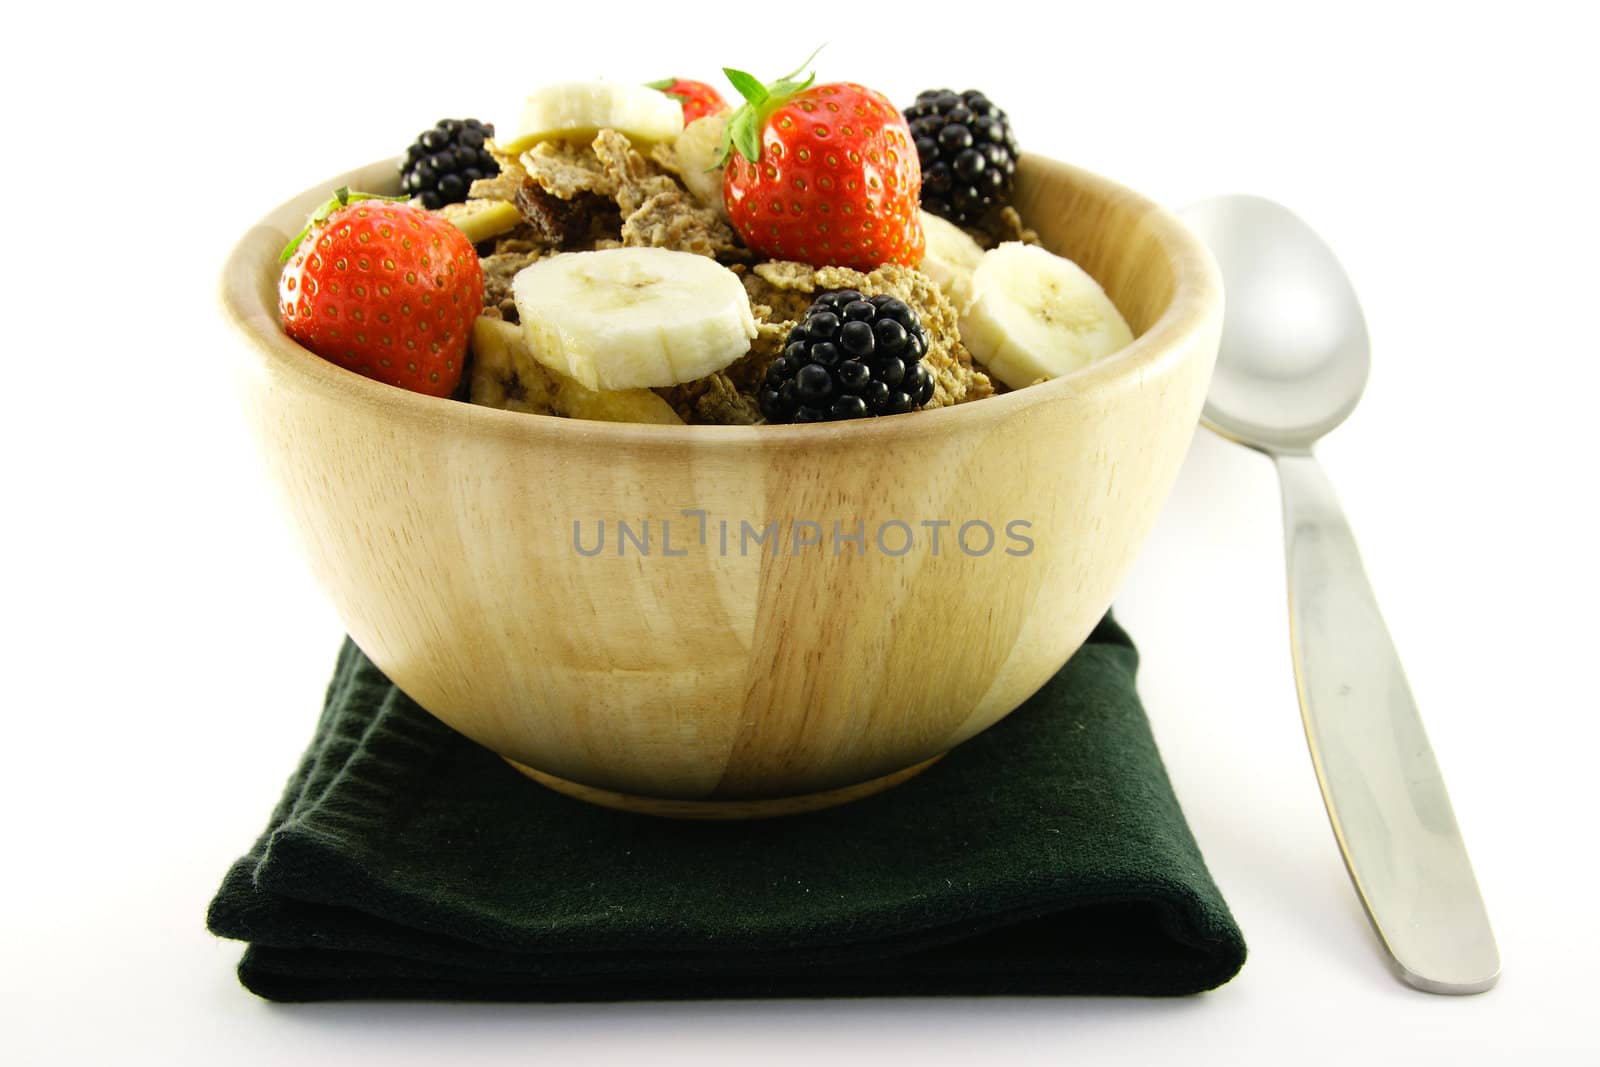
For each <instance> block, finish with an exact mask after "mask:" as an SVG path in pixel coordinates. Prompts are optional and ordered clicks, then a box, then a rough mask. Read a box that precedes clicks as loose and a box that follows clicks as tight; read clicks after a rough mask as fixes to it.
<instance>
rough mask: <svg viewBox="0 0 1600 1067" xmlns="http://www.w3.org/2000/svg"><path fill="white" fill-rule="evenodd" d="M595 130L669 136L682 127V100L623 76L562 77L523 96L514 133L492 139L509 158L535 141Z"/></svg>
mask: <svg viewBox="0 0 1600 1067" xmlns="http://www.w3.org/2000/svg"><path fill="white" fill-rule="evenodd" d="M601 130H616V131H617V132H618V133H622V134H625V135H627V137H628V139H629V140H630V141H635V142H652V141H670V140H672V139H673V138H674V137H676V136H678V134H680V133H682V132H683V105H682V104H680V103H678V101H677V100H674V99H673V98H672V97H670V96H668V95H667V94H666V93H662V92H657V91H656V90H654V89H651V88H647V87H646V86H643V85H629V84H628V83H626V82H562V83H560V84H558V85H546V86H545V87H544V88H542V89H538V90H536V91H535V92H534V94H533V95H532V96H530V97H528V102H527V103H526V104H524V105H523V108H522V119H521V121H520V122H518V123H517V126H516V133H514V134H512V135H511V136H510V137H508V138H505V139H504V140H498V141H497V146H498V148H499V150H500V151H501V152H503V153H504V154H506V155H507V156H510V157H512V158H515V157H516V156H519V155H521V154H522V153H523V152H525V151H527V150H528V149H529V148H532V147H533V146H534V145H535V144H537V143H538V142H539V141H553V140H577V141H584V142H588V141H591V140H593V139H594V135H595V134H597V133H599V132H600V131H601Z"/></svg>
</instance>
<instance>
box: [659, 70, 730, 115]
mask: <svg viewBox="0 0 1600 1067" xmlns="http://www.w3.org/2000/svg"><path fill="white" fill-rule="evenodd" d="M645 84H646V85H648V86H649V87H650V88H652V89H659V90H661V91H662V92H664V93H666V94H667V95H668V96H672V97H676V98H677V100H678V103H680V104H682V105H683V124H684V125H685V126H687V125H689V123H691V122H693V121H694V120H695V119H703V118H705V117H706V116H707V115H715V114H716V113H717V112H719V111H726V110H728V102H727V101H726V100H724V99H722V94H721V93H719V92H717V91H716V90H715V89H713V88H712V87H711V86H709V85H707V84H706V83H705V82H697V81H693V80H691V79H689V78H662V79H661V80H660V81H656V82H645Z"/></svg>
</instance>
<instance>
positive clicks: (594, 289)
mask: <svg viewBox="0 0 1600 1067" xmlns="http://www.w3.org/2000/svg"><path fill="white" fill-rule="evenodd" d="M511 295H512V299H513V300H515V301H516V304H517V314H518V315H519V316H520V317H521V319H522V328H523V332H524V333H525V334H526V335H527V338H528V344H529V346H530V347H531V348H532V350H533V354H534V356H535V358H537V359H538V360H539V362H541V363H543V364H544V365H545V366H547V367H552V368H554V369H555V370H558V371H560V372H561V373H562V374H565V375H567V376H568V377H571V378H576V379H577V380H578V381H580V382H582V383H583V384H584V385H587V386H588V387H589V388H591V389H638V388H654V387H658V386H666V385H677V384H678V383H680V382H689V381H693V380H694V379H696V378H704V377H705V376H706V375H708V374H711V373H713V372H715V371H719V370H721V369H722V368H723V367H726V366H727V365H728V364H730V363H732V362H733V361H734V360H736V359H738V358H739V357H740V356H742V355H744V354H745V353H746V352H748V351H749V350H750V342H751V341H752V340H753V339H754V338H755V336H756V321H755V317H754V316H753V315H751V313H750V298H749V297H748V296H746V295H745V289H744V285H743V284H742V283H741V282H740V281H739V276H738V275H737V274H734V273H733V271H731V270H729V269H728V268H726V267H724V266H722V265H721V264H719V263H717V262H716V261H715V260H713V259H710V258H708V257H706V256H701V255H696V254H694V253H693V252H673V251H669V250H668V249H665V248H611V249H606V250H604V251H600V252H565V253H563V254H561V255H559V256H551V257H550V258H549V259H542V260H540V261H538V262H537V263H534V264H532V265H531V266H528V267H524V268H523V269H522V270H520V271H518V272H517V276H516V277H515V278H513V279H512V281H511Z"/></svg>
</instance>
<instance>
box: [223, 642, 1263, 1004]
mask: <svg viewBox="0 0 1600 1067" xmlns="http://www.w3.org/2000/svg"><path fill="white" fill-rule="evenodd" d="M1137 663H1138V656H1137V653H1136V652H1135V650H1134V647H1133V645H1132V643H1131V642H1130V641H1129V640H1128V637H1127V635H1126V634H1125V633H1124V632H1123V631H1122V630H1121V628H1120V627H1118V626H1117V625H1116V623H1115V622H1113V621H1111V620H1110V619H1109V618H1107V619H1106V620H1105V621H1103V622H1102V623H1101V624H1100V626H1099V627H1098V628H1097V629H1096V631H1095V632H1094V634H1093V635H1092V636H1091V638H1090V640H1089V642H1088V643H1087V644H1086V645H1085V646H1084V647H1083V649H1082V650H1080V651H1079V652H1078V653H1077V654H1076V655H1075V656H1074V657H1073V658H1072V660H1071V661H1070V662H1068V663H1067V665H1066V666H1065V667H1063V668H1062V670H1061V671H1060V673H1058V674H1057V675H1056V676H1055V677H1054V678H1053V679H1051V681H1050V682H1049V683H1047V684H1046V685H1045V686H1044V688H1042V689H1041V690H1040V691H1039V692H1038V693H1037V694H1035V695H1034V696H1033V697H1032V698H1031V699H1030V700H1029V701H1028V702H1027V703H1026V704H1024V705H1023V706H1022V707H1021V708H1019V709H1017V710H1016V711H1015V712H1013V713H1012V714H1011V715H1010V716H1008V717H1007V718H1006V719H1004V720H1003V721H1001V722H1000V723H998V724H997V725H995V726H994V727H992V728H990V729H989V730H987V731H985V732H984V733H982V734H979V735H978V736H977V737H975V738H973V739H971V740H970V741H967V742H966V743H965V744H962V745H961V746H959V747H958V748H956V749H955V750H954V751H952V752H951V753H950V754H949V755H948V756H946V757H945V758H944V759H943V760H941V761H939V762H938V763H936V764H934V765H933V766H932V767H931V768H929V769H928V770H927V771H924V772H923V773H922V774H920V775H918V776H917V777H915V778H912V779H911V780H909V781H907V782H905V783H904V784H902V785H899V786H896V787H894V788H892V789H890V790H888V791H886V792H884V793H881V794H878V795H877V796H873V797H869V798H866V799H863V800H859V801H856V802H854V803H851V804H846V805H843V806H841V807H837V808H833V809H829V810H827V811H821V812H815V813H811V814H807V815H797V816H789V817H784V818H777V819H768V820H759V821H754V822H742V823H741V822H732V823H714V822H711V823H708V822H689V821H676V820H670V819H661V818H655V817H651V816H644V815H632V814H627V813H622V812H616V811H611V810H609V809H605V808H599V807H594V806H591V805H588V804H585V803H583V802H580V801H577V800H573V799H570V798H568V797H565V796H562V795H559V794H557V793H554V792H551V791H549V790H546V789H544V788H543V787H541V786H539V785H537V784H535V783H534V782H532V781H530V780H528V779H527V778H525V777H523V776H522V775H520V774H518V773H517V772H516V771H515V770H513V769H512V768H511V767H509V766H507V765H506V764H505V763H504V762H502V761H501V760H500V759H499V758H498V757H497V756H495V755H494V754H493V753H491V752H488V751H487V750H485V749H483V748H481V747H479V746H478V745H476V744H474V743H473V742H471V741H468V740H467V739H466V738H464V737H462V736H460V735H459V734H456V733H455V732H454V731H452V730H451V729H449V728H448V727H446V726H444V725H443V724H442V723H440V722H439V721H438V720H436V719H434V718H433V717H432V716H430V715H429V714H428V713H427V712H425V711H423V710H422V709H421V708H420V707H418V706H417V705H416V704H415V703H413V702H412V701H411V700H410V699H409V698H407V697H406V696H405V694H403V693H401V692H400V691H399V690H398V689H397V688H396V687H395V686H394V685H393V684H392V683H391V682H390V681H389V680H388V679H387V678H385V677H384V675H383V674H382V672H380V671H379V670H378V669H377V668H376V667H375V666H373V664H372V663H371V661H369V660H368V659H367V658H366V657H365V656H364V655H363V654H362V653H361V651H360V650H359V649H357V648H356V646H355V645H354V644H353V643H351V642H350V641H348V640H347V641H346V642H345V644H344V647H343V648H342V650H341V651H340V653H339V659H338V666H337V669H336V671H335V673H334V677H333V680H332V682H331V684H330V685H329V687H328V694H327V700H326V703H325V706H324V709H323V713H322V718H321V721H320V722H319V724H318V726H317V731H316V735H315V736H314V737H313V739H312V742H311V745H310V748H309V749H308V750H307V751H306V754H305V756H304V757H303V759H302V761H301V763H300V766H299V768H298V769H297V770H296V771H295V773H294V775H293V777H292V778H291V779H290V780H289V783H288V786H287V788H286V790H285V792H284V795H283V797H282V799H281V800H280V801H279V803H278V806H277V809H276V811H274V813H273V815H272V819H271V822H270V824H269V825H268V827H267V830H266V832H265V833H263V834H262V835H261V837H260V838H259V839H258V840H257V841H256V843H255V845H254V847H252V848H251V850H250V851H249V853H247V854H246V855H245V856H244V857H243V858H241V859H240V860H239V861H238V862H237V863H235V864H234V865H233V867H232V868H231V869H230V870H229V871H228V873H227V876H226V878H225V880H224V882H223V884H222V887H221V889H220V890H219V892H218V893H217V895H216V898H215V899H214V900H213V901H212V903H211V908H210V911H209V914H208V917H207V925H208V926H209V927H210V929H211V930H212V932H214V933H216V934H218V935H220V936H223V937H229V938H236V939H239V940H243V941H247V942H249V945H248V947H247V948H246V950H245V952H244V955H243V958H242V959H241V960H240V963H239V979H240V981H241V982H242V983H243V984H244V985H245V986H246V987H247V988H248V989H250V990H251V991H253V992H255V993H257V994H259V995H260V996H263V997H268V998H271V999H273V1000H281V1001H309V1000H341V999H357V998H361V999H366V998H412V999H456V1000H538V1001H575V1000H586V1001H610V1000H634V999H652V1000H654V999H684V998H710V997H797V996H798V997H818V996H869V995H925V994H1061V993H1115V994H1181V993H1194V992H1199V991H1201V990H1205V989H1210V988H1212V987H1214V986H1217V985H1220V984H1221V983H1223V982H1226V981H1227V980H1228V979H1229V978H1231V977H1233V975H1234V974H1236V973H1237V972H1238V970H1239V968H1240V967H1241V966H1242V965H1243V963H1244V957H1245V945H1244V940H1243V937H1242V936H1241V934H1240V932H1239V929H1238V927H1237V925H1235V923H1234V921H1233V918H1232V916H1231V915H1230V914H1229V912H1228V909H1227V905H1226V904H1225V903H1224V902H1223V899H1222V896H1221V894H1220V893H1219V892H1218V890H1217V887H1216V885H1215V884H1214V883H1213V882H1212V879H1211V876H1210V875H1209V874H1208V873H1207V871H1206V867H1205V863H1204V862H1203V860H1202V859H1201V857H1200V853H1199V850H1198V848H1197V847H1196V845H1195V842H1194V838H1193V836H1192V835H1191V834H1190V832H1189V828H1188V825H1187V824H1186V823H1185V821H1184V818H1183V814H1182V811H1181V810H1180V809H1179V806H1178V802H1177V800H1176V798H1175V797H1174V796H1173V793H1172V787H1171V785H1170V783H1169V782H1168V780H1167V776H1166V772H1165V770H1164V768H1163V767H1162V763H1161V757H1160V755H1159V753H1158V752H1157V750H1156V747H1155V743H1154V740H1153V739H1152V737H1151V734H1150V728H1149V724H1148V722H1147V721H1146V719H1145V715H1144V711H1143V709H1142V707H1141V706H1140V703H1139V699H1138V695H1137V693H1136V691H1135V688H1134V672H1135V669H1136V667H1137Z"/></svg>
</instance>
